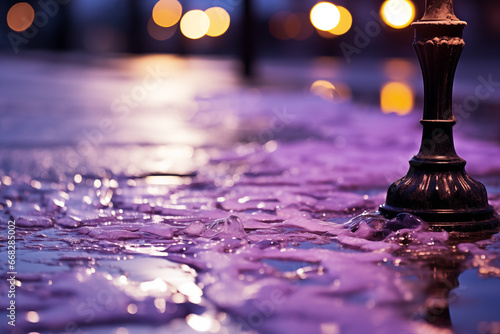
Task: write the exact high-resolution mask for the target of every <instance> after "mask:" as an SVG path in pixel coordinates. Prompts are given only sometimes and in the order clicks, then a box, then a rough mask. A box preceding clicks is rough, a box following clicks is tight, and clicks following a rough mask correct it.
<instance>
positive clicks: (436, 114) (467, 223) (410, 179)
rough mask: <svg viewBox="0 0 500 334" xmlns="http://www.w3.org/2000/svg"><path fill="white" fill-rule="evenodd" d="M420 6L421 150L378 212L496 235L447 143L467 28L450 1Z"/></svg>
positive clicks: (490, 213)
mask: <svg viewBox="0 0 500 334" xmlns="http://www.w3.org/2000/svg"><path fill="white" fill-rule="evenodd" d="M425 5H426V11H425V14H424V16H423V17H422V19H421V20H419V21H417V22H414V23H413V24H412V26H413V27H414V29H415V41H414V43H413V45H414V47H415V50H416V52H417V55H418V59H419V61H420V66H421V68H422V75H423V79H424V112H423V118H422V120H421V121H420V122H421V123H422V125H423V134H422V144H421V147H420V151H419V152H418V154H417V155H416V156H414V157H413V158H412V159H411V160H410V170H409V171H408V174H406V176H404V177H403V178H401V179H400V180H398V181H396V182H394V183H393V184H392V185H391V186H390V187H389V190H388V192H387V200H386V203H385V204H383V205H382V206H381V207H380V212H381V213H382V214H384V215H385V216H387V217H394V216H396V215H397V214H398V213H402V212H408V213H411V214H414V215H416V216H419V217H421V218H422V219H424V220H425V221H427V222H428V223H429V225H430V226H431V227H432V228H434V229H436V230H441V229H444V230H448V231H453V232H458V233H470V232H479V231H496V230H497V229H498V226H499V225H500V219H499V216H498V214H496V212H495V211H494V209H493V208H492V207H491V206H490V205H489V204H488V198H487V194H486V189H485V187H484V186H483V185H482V184H481V183H480V182H478V181H476V180H474V179H472V178H471V177H469V176H468V175H467V173H466V172H465V168H464V167H465V164H466V162H465V160H463V159H462V158H460V157H459V156H458V155H457V153H456V152H455V147H454V143H453V130H452V128H453V126H454V125H455V123H456V120H455V117H454V116H453V110H452V94H453V79H454V76H455V70H456V68H457V64H458V61H459V58H460V55H461V53H462V49H463V47H464V45H465V43H464V40H463V38H462V37H463V36H462V32H463V29H464V28H465V26H466V25H467V23H466V22H464V21H460V20H459V19H458V18H457V17H456V16H455V14H454V12H453V0H427V1H426V4H425Z"/></svg>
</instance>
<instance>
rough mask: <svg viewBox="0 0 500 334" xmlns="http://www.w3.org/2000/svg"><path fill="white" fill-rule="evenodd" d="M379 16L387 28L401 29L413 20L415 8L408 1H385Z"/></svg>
mask: <svg viewBox="0 0 500 334" xmlns="http://www.w3.org/2000/svg"><path fill="white" fill-rule="evenodd" d="M380 16H381V17H382V19H383V20H384V22H385V23H386V24H387V25H388V26H390V27H392V28H395V29H402V28H405V27H407V26H409V25H410V23H411V22H412V21H413V19H414V18H415V6H414V5H413V3H412V2H411V1H410V0H387V1H386V2H384V3H383V5H382V7H381V8H380Z"/></svg>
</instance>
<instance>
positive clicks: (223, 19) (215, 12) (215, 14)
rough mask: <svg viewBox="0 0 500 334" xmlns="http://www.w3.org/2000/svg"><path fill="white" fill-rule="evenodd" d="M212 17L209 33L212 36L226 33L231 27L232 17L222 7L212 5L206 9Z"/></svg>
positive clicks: (206, 12)
mask: <svg viewBox="0 0 500 334" xmlns="http://www.w3.org/2000/svg"><path fill="white" fill-rule="evenodd" d="M205 14H207V15H208V18H209V19H210V26H209V28H208V31H207V35H208V36H210V37H217V36H221V35H222V34H224V33H225V32H226V31H227V29H228V28H229V24H230V23H231V17H230V16H229V13H228V12H227V11H226V10H225V9H224V8H221V7H212V8H209V9H207V10H206V11H205Z"/></svg>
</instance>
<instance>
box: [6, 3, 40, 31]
mask: <svg viewBox="0 0 500 334" xmlns="http://www.w3.org/2000/svg"><path fill="white" fill-rule="evenodd" d="M34 19H35V11H34V10H33V7H31V5H30V4H29V3H26V2H20V3H16V4H15V5H14V6H12V7H11V8H10V10H9V12H8V13H7V24H8V25H9V28H10V29H12V30H14V31H24V30H26V29H28V28H29V27H30V26H31V24H33V20H34Z"/></svg>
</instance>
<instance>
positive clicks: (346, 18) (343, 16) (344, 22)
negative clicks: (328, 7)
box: [328, 6, 352, 35]
mask: <svg viewBox="0 0 500 334" xmlns="http://www.w3.org/2000/svg"><path fill="white" fill-rule="evenodd" d="M337 9H338V10H339V12H340V21H339V23H338V24H337V26H336V27H335V28H333V29H330V30H328V32H329V33H331V34H334V35H343V34H345V33H346V32H348V31H349V29H351V26H352V15H351V13H350V12H349V11H348V10H347V9H346V8H345V7H342V6H337Z"/></svg>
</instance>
